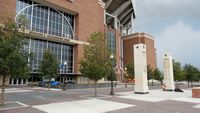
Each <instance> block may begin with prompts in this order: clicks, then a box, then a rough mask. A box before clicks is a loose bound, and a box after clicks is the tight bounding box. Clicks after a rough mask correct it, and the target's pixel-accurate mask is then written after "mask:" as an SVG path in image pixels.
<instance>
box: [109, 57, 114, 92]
mask: <svg viewBox="0 0 200 113" xmlns="http://www.w3.org/2000/svg"><path fill="white" fill-rule="evenodd" d="M113 58H114V56H113V54H111V55H110V60H111V66H110V69H111V70H110V79H111V91H110V95H114V92H113V74H112V60H113Z"/></svg>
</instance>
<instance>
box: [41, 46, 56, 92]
mask: <svg viewBox="0 0 200 113" xmlns="http://www.w3.org/2000/svg"><path fill="white" fill-rule="evenodd" d="M39 72H40V75H41V76H42V77H44V78H46V79H48V82H49V84H48V90H49V91H50V81H51V79H52V78H56V77H57V76H58V74H59V73H58V72H59V62H58V60H57V58H56V56H55V55H54V54H53V53H52V52H51V51H50V50H45V51H44V55H43V59H42V61H41V62H40V64H39Z"/></svg>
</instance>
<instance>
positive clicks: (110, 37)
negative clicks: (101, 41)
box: [107, 31, 116, 66]
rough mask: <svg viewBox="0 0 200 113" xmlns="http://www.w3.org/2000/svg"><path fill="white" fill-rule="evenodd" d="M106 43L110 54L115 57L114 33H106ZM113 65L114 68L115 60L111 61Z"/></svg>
mask: <svg viewBox="0 0 200 113" xmlns="http://www.w3.org/2000/svg"><path fill="white" fill-rule="evenodd" d="M107 42H108V48H109V49H110V52H111V54H113V55H116V34H115V32H114V31H108V32H107ZM113 65H114V66H116V60H113Z"/></svg>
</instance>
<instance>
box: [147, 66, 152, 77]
mask: <svg viewBox="0 0 200 113" xmlns="http://www.w3.org/2000/svg"><path fill="white" fill-rule="evenodd" d="M147 79H148V80H150V79H153V69H152V68H151V66H150V65H147Z"/></svg>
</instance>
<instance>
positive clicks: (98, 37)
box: [80, 32, 111, 82]
mask: <svg viewBox="0 0 200 113" xmlns="http://www.w3.org/2000/svg"><path fill="white" fill-rule="evenodd" d="M88 42H89V45H86V46H85V47H84V58H83V59H82V60H81V62H80V72H81V73H82V74H83V76H85V77H88V78H89V79H91V80H94V81H95V82H97V81H98V80H100V79H102V78H103V77H105V76H106V75H108V74H110V66H111V61H110V59H109V52H108V48H107V45H106V38H105V35H104V34H102V33H99V32H97V33H94V34H92V35H91V36H90V37H89V39H88Z"/></svg>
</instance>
